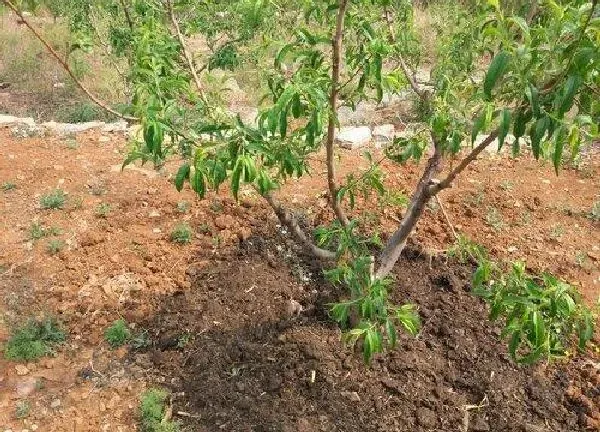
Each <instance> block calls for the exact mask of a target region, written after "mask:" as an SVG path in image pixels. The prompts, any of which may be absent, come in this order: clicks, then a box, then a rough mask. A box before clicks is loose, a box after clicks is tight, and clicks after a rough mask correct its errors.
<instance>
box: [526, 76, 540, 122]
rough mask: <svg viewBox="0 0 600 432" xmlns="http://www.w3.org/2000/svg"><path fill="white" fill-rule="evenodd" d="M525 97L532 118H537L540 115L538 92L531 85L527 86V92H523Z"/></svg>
mask: <svg viewBox="0 0 600 432" xmlns="http://www.w3.org/2000/svg"><path fill="white" fill-rule="evenodd" d="M525 96H527V100H528V101H529V104H530V105H531V111H532V112H533V115H534V117H539V115H540V92H539V91H538V89H537V87H535V86H534V85H533V84H531V83H530V84H529V85H528V86H527V90H525Z"/></svg>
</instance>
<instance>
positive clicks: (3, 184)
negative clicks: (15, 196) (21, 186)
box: [2, 181, 17, 192]
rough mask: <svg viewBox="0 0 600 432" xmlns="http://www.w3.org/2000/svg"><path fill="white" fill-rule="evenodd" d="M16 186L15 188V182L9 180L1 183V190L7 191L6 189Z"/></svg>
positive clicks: (9, 189) (12, 188)
mask: <svg viewBox="0 0 600 432" xmlns="http://www.w3.org/2000/svg"><path fill="white" fill-rule="evenodd" d="M16 188H17V184H16V183H13V182H10V181H7V182H4V183H2V190H3V191H4V192H8V191H11V190H14V189H16Z"/></svg>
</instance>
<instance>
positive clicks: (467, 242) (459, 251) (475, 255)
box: [447, 234, 487, 264]
mask: <svg viewBox="0 0 600 432" xmlns="http://www.w3.org/2000/svg"><path fill="white" fill-rule="evenodd" d="M447 255H448V257H450V258H456V259H457V260H458V261H459V262H460V263H462V264H464V263H466V262H468V261H469V260H473V261H475V262H476V263H477V262H479V261H480V260H482V259H484V258H486V257H487V251H486V250H485V248H484V247H483V246H481V245H480V244H477V243H475V242H474V241H472V240H471V239H469V238H468V237H466V236H465V235H462V234H460V235H459V236H458V238H457V239H456V241H455V242H454V244H453V245H452V246H451V247H450V248H449V249H448V252H447Z"/></svg>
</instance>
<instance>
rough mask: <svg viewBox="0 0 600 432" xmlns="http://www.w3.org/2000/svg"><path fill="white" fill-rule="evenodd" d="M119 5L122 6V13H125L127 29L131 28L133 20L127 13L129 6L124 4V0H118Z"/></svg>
mask: <svg viewBox="0 0 600 432" xmlns="http://www.w3.org/2000/svg"><path fill="white" fill-rule="evenodd" d="M119 2H120V3H121V6H122V7H123V13H124V14H125V20H126V21H127V25H128V26H129V30H133V21H132V19H131V15H129V8H128V7H127V5H126V4H125V0H119Z"/></svg>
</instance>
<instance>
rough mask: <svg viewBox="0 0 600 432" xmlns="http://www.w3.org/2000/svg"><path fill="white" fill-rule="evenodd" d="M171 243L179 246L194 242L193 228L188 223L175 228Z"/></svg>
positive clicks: (172, 232)
mask: <svg viewBox="0 0 600 432" xmlns="http://www.w3.org/2000/svg"><path fill="white" fill-rule="evenodd" d="M171 241H172V242H173V243H178V244H188V243H191V242H192V228H190V226H189V225H188V224H186V223H181V224H178V225H177V226H175V228H174V229H173V231H171Z"/></svg>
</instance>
